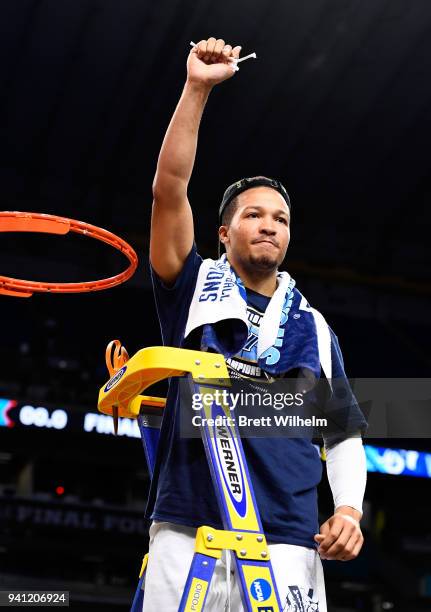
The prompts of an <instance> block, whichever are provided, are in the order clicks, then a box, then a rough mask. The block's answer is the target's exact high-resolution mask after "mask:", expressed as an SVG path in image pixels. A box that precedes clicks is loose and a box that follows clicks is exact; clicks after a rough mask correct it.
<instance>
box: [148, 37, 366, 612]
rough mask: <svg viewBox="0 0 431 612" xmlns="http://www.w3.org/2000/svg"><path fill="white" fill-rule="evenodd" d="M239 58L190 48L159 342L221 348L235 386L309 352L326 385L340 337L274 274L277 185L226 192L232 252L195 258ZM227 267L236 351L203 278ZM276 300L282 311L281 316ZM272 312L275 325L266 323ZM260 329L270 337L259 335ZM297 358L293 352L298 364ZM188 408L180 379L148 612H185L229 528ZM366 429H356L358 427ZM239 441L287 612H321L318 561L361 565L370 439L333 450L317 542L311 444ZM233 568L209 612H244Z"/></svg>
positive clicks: (162, 198)
mask: <svg viewBox="0 0 431 612" xmlns="http://www.w3.org/2000/svg"><path fill="white" fill-rule="evenodd" d="M240 50H241V47H234V48H232V46H230V45H227V44H225V42H224V41H223V40H221V39H218V40H216V39H215V38H209V39H208V40H202V41H201V42H200V43H199V44H198V45H197V46H196V47H195V48H193V49H192V50H191V52H190V54H189V57H188V61H187V81H186V84H185V87H184V91H183V93H182V96H181V99H180V101H179V103H178V106H177V108H176V110H175V113H174V115H173V117H172V120H171V123H170V125H169V127H168V130H167V132H166V136H165V139H164V141H163V145H162V148H161V151H160V156H159V160H158V166H157V172H156V175H155V179H154V183H153V194H154V203H153V211H152V223H151V242H150V261H151V266H152V277H153V285H154V292H155V300H156V307H157V311H158V315H159V319H160V324H161V329H162V335H163V342H164V343H165V344H166V345H170V346H185V347H189V348H198V349H199V348H200V349H202V350H208V349H209V350H217V349H218V350H220V351H221V352H223V354H224V355H225V357H227V362H228V365H229V368H230V373H231V376H237V377H241V376H244V372H247V378H248V379H251V380H253V381H254V382H255V383H258V382H259V381H260V382H264V381H271V380H274V378H276V377H277V376H280V375H284V374H287V375H292V374H293V375H295V373H296V372H298V371H299V370H300V369H301V368H300V367H299V364H303V363H305V362H306V360H307V359H308V358H309V357H307V355H305V350H307V351H308V353H307V354H309V355H311V357H310V366H309V368H310V371H313V369H314V371H315V376H316V377H319V376H320V372H321V371H322V376H323V371H324V364H323V361H324V359H323V357H322V354H321V352H322V351H320V349H319V347H318V345H319V344H320V345H322V341H321V337H322V334H321V331H319V330H321V329H323V332H322V333H323V336H324V334H325V333H326V336H324V337H326V338H327V339H328V341H329V343H328V346H329V352H330V355H329V361H330V362H331V358H332V363H333V367H332V369H331V373H332V375H337V376H344V370H343V365H342V358H341V353H340V351H339V347H338V343H337V339H336V336H335V335H334V334H333V332H332V330H329V328H327V326H326V323H325V322H324V320H323V317H321V315H319V313H316V311H314V313H313V312H312V311H313V309H311V308H310V307H309V306H308V304H307V303H306V300H304V299H303V298H302V296H301V294H300V293H299V292H298V291H297V290H296V289H294V288H293V285H294V282H293V281H292V279H290V276H289V275H288V274H287V273H283V274H279V273H278V267H279V266H280V264H281V263H282V261H283V260H284V257H285V254H286V250H287V248H288V245H289V240H290V199H289V196H288V194H287V192H286V190H285V189H284V187H283V186H282V185H281V184H280V183H279V182H278V181H274V180H273V179H268V178H267V177H253V178H251V179H244V180H243V181H239V182H238V183H236V184H234V185H232V186H231V187H230V188H229V189H228V190H226V192H225V195H224V198H223V202H222V206H221V210H220V215H221V226H220V229H219V238H220V242H221V244H222V245H223V247H224V248H225V250H226V255H225V256H224V259H223V260H221V261H220V262H212V260H206V261H208V262H209V263H208V266H209V268H208V267H205V266H207V264H206V263H205V262H202V259H201V258H200V257H199V255H198V254H197V253H196V248H195V245H194V238H193V237H194V232H193V216H192V210H191V207H190V204H189V201H188V198H187V187H188V183H189V180H190V177H191V173H192V170H193V165H194V160H195V154H196V147H197V137H198V129H199V125H200V120H201V117H202V113H203V110H204V107H205V103H206V101H207V99H208V95H209V93H210V92H211V90H212V88H213V87H214V86H215V85H217V84H218V83H221V82H222V81H224V80H226V79H229V78H231V77H232V76H233V75H234V74H235V73H236V71H235V59H238V58H239V53H240ZM220 265H221V266H222V267H219V268H217V269H219V270H220V269H223V270H225V272H224V274H226V278H225V280H229V279H231V278H233V279H234V283H228V284H227V286H228V287H231V285H232V284H235V291H236V293H235V296H236V297H235V298H233V297H232V296H231V297H232V299H233V300H234V301H235V299H236V302H235V304H237V305H236V306H235V308H238V309H239V310H241V307H242V302H244V312H243V313H242V314H241V315H239V314H238V316H237V314H236V313H234V315H233V316H234V318H235V319H237V318H239V319H240V318H241V317H242V322H243V323H245V326H244V325H243V327H242V328H241V329H242V332H244V329H245V330H246V333H245V337H243V339H242V341H241V342H242V343H241V344H240V345H238V342H237V340H238V336H237V335H235V333H233V334H232V337H231V338H228V336H229V333H230V332H231V331H232V329H233V328H234V327H235V325H234V323H232V326H226V325H225V322H226V319H228V318H229V317H228V315H226V316H223V314H220V316H219V315H218V314H217V311H216V312H214V311H212V314H211V315H210V312H211V303H214V300H216V299H217V296H216V297H211V296H210V295H208V294H204V292H203V289H204V288H205V283H204V278H203V276H202V275H205V272H204V271H205V270H207V269H209V270H210V271H211V270H213V269H214V268H211V266H220ZM276 299H278V301H279V306H278V307H276V306H274V304H275V302H276ZM233 303H234V302H232V304H233ZM277 308H278V310H277ZM222 309H223V308H221V310H222ZM267 312H271V316H269V315H267V316H266V317H265V313H267ZM274 312H275V313H276V314H275V315H274ZM293 312H295V313H296V314H295V319H294V318H293V315H292V313H293ZM244 313H246V314H244ZM289 313H290V314H289ZM291 315H292V316H291ZM318 315H319V316H318ZM301 316H302V319H300V317H301ZM214 317H215V318H214ZM218 317H219V318H218ZM244 317H246V321H244ZM289 317H290V318H289ZM307 317H308V318H307ZM319 317H320V318H319ZM288 318H289V324H288V325H286V321H287V319H288ZM264 320H265V321H266V327H267V328H268V329H269V332H268V329H266V331H265V332H264V331H263V327H264V323H263V321H264ZM294 320H296V321H297V331H296V332H295V329H296V328H295V326H294V325H293V321H294ZM258 321H260V322H261V323H258ZM299 321H300V322H299ZM322 321H323V322H322ZM274 322H275V328H274V325H272V328H273V329H272V328H271V324H274ZM220 325H221V327H220ZM307 325H308V327H307ZM239 326H241V321H239ZM270 328H271V329H270ZM238 329H239V328H238ZM220 330H222V331H221V332H220ZM226 330H227V331H226ZM298 330H299V331H298ZM304 330H305V331H304ZM223 333H225V336H223ZM247 334H248V335H247ZM264 334H266V335H268V337H270V338H271V339H270V340H269V341H268V338H266V341H267V342H266V347H265V346H263V344H264V340H263V339H262V338H263V335H264ZM271 334H272V336H271ZM301 334H302V335H301ZM319 334H321V335H320V336H319ZM230 340H231V341H232V342H231V343H230ZM235 342H236V344H235ZM295 343H296V344H295ZM232 346H235V349H232ZM277 347H278V348H277ZM310 347H311V348H310ZM265 348H266V350H264V349H265ZM277 353H278V355H277ZM292 355H294V356H295V355H296V356H297V357H295V359H296V361H295V359H293V358H292ZM304 355H305V356H304ZM292 359H293V361H292ZM304 359H305V361H304ZM316 359H317V362H316ZM289 360H290V361H289ZM313 360H314V362H313ZM312 362H313V363H312ZM307 363H308V362H307ZM307 363H306V365H307ZM321 363H322V368H321ZM296 366H298V367H296ZM307 367H308V366H307ZM307 367H306V368H305V370H306V369H307ZM328 378H330V375H328ZM178 412H179V387H178V381H177V380H176V379H172V380H171V382H170V387H169V393H168V399H167V406H166V410H165V415H164V420H163V426H162V431H161V438H160V444H159V449H158V457H157V461H156V467H155V470H154V476H153V481H152V486H151V491H150V497H149V504H148V509H147V511H148V515H149V517H150V518H151V519H152V520H153V523H152V526H151V529H150V554H149V562H148V568H147V575H146V583H145V595H144V606H143V610H144V612H149V611H151V612H152V611H153V610H163V611H164V612H165V611H166V612H168V611H170V610H172V611H174V610H177V608H178V604H179V601H180V598H181V594H182V591H183V588H184V584H185V580H186V577H187V573H188V569H189V566H190V562H191V559H192V556H193V546H194V535H195V531H196V527H198V526H200V525H202V524H206V525H213V526H214V527H217V528H221V521H220V517H219V513H218V510H217V504H216V498H215V494H214V491H213V490H212V484H211V480H210V475H209V470H208V467H207V464H206V459H205V455H204V450H203V445H202V441H201V440H199V439H184V438H181V436H180V435H179V414H178ZM362 426H363V423H362V422H360V423H359V429H360V428H362ZM243 442H244V451H245V455H246V458H247V462H248V465H249V469H250V474H251V479H252V483H253V486H254V488H255V494H256V499H257V505H258V508H259V510H260V513H261V518H262V524H263V527H264V531H265V533H266V536H267V539H268V542H269V544H270V553H271V561H272V565H273V569H274V574H275V579H276V582H277V587H278V590H279V594H280V597H281V601H282V603H283V607H284V610H286V611H288V610H291V611H293V610H300V609H304V610H315V611H319V612H325V611H326V601H325V589H324V582H323V572H322V565H321V561H320V558H325V559H338V560H350V559H354V558H355V557H356V556H357V555H358V553H359V551H360V549H361V547H362V543H363V537H362V533H361V530H360V527H359V520H360V518H361V516H362V514H361V509H362V499H363V494H364V488H365V473H366V469H365V459H364V452H363V447H362V440H361V438H360V436H356V437H349V438H348V439H345V440H342V441H338V442H337V443H334V444H333V445H332V446H331V447H329V446H328V448H327V453H328V462H327V463H328V477H329V480H330V484H331V488H332V492H333V495H334V505H335V512H334V515H333V516H331V517H330V518H329V519H328V520H327V521H325V522H324V523H323V525H322V526H321V527H320V533H316V531H317V529H318V523H317V493H316V488H317V484H318V483H319V481H320V478H321V463H320V459H319V457H318V454H317V453H316V451H315V449H314V447H313V445H312V444H311V441H310V440H306V439H293V438H291V439H284V438H282V439H278V440H275V439H273V440H268V439H245V440H244V441H243ZM316 549H317V550H316ZM319 555H320V556H319ZM226 564H227V565H228V566H229V563H228V559H227V558H226V555H224V556H223V558H222V560H221V561H219V562H217V565H216V570H215V574H214V578H213V581H212V584H211V589H210V592H209V595H208V600H207V607H206V609H207V610H214V611H216V610H224V609H225V605H226V601H227V600H230V605H231V609H232V610H235V612H236V611H237V610H241V609H242V606H241V603H240V595H239V590H238V586H237V583H236V581H235V576H234V575H232V584H230V579H231V576H229V578H228V579H226V576H225V572H226ZM226 573H228V572H226ZM301 606H302V607H301Z"/></svg>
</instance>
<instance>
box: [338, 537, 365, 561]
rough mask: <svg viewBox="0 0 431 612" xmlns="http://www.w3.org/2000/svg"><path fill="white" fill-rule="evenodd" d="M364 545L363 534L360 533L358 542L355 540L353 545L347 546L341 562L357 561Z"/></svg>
mask: <svg viewBox="0 0 431 612" xmlns="http://www.w3.org/2000/svg"><path fill="white" fill-rule="evenodd" d="M363 543H364V536H363V535H362V533H360V534H359V535H358V537H357V538H356V540H353V542H352V543H350V542H349V543H348V544H347V546H346V549H345V553H344V555H341V556H342V558H341V559H340V561H352V560H353V559H356V557H357V556H358V555H359V553H360V550H361V548H362V545H363Z"/></svg>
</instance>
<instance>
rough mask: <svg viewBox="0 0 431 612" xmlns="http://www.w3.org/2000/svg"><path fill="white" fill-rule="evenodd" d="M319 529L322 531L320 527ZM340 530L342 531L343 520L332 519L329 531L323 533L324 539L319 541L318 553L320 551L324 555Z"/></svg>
mask: <svg viewBox="0 0 431 612" xmlns="http://www.w3.org/2000/svg"><path fill="white" fill-rule="evenodd" d="M322 527H323V526H322ZM321 531H322V528H321ZM342 531H343V522H342V521H333V523H332V525H331V527H330V529H329V531H328V532H327V533H325V539H324V540H323V541H322V542H321V543H320V546H319V548H318V552H319V554H320V553H322V554H323V555H326V551H327V550H328V549H329V548H330V547H331V546H332V545H333V543H334V542H335V541H336V540H337V539H338V537H339V535H340V533H341V532H342Z"/></svg>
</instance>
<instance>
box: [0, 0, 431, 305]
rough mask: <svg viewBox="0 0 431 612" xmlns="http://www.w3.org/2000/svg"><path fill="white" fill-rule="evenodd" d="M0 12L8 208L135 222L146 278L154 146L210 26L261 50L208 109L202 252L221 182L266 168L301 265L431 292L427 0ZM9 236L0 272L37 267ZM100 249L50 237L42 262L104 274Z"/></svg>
mask: <svg viewBox="0 0 431 612" xmlns="http://www.w3.org/2000/svg"><path fill="white" fill-rule="evenodd" d="M1 13H2V16H1V19H0V58H1V59H0V80H1V90H0V111H1V112H0V132H1V139H0V196H1V201H2V206H1V208H2V209H7V210H34V211H39V212H46V213H55V214H58V215H64V216H69V217H72V218H77V219H81V220H85V221H89V222H91V223H94V224H96V225H101V226H102V227H106V228H108V229H110V230H112V231H115V232H117V233H119V234H120V235H123V236H124V237H126V238H128V239H129V240H130V241H131V242H132V244H133V245H134V246H135V248H137V250H138V251H139V253H140V255H141V261H142V262H143V263H142V270H141V273H140V275H138V276H137V279H138V280H137V281H136V279H135V283H138V284H139V283H143V284H145V283H146V281H147V278H148V277H147V271H146V265H145V262H146V257H145V253H146V250H147V244H148V235H149V220H150V208H151V201H152V196H151V184H152V179H153V176H154V171H155V167H156V162H157V156H158V151H159V148H160V145H161V142H162V139H163V135H164V132H165V129H166V127H167V125H168V122H169V119H170V116H171V114H172V112H173V110H174V108H175V105H176V102H177V100H178V97H179V95H180V93H181V89H182V85H183V83H184V79H185V76H186V68H185V62H186V57H187V54H188V52H189V49H190V47H189V43H190V40H194V41H198V40H200V39H202V38H207V37H209V36H211V35H214V36H216V37H222V38H224V39H225V40H226V41H228V42H231V43H233V44H241V45H242V47H243V51H242V53H243V54H248V53H250V52H252V51H255V52H256V53H257V56H258V59H257V60H249V61H247V62H245V63H244V64H242V66H241V69H240V71H239V72H238V73H237V74H236V75H235V76H234V78H233V79H231V80H229V81H228V82H225V83H223V84H222V85H220V86H219V87H217V88H215V89H214V91H213V92H212V94H211V97H210V100H209V102H208V105H207V108H206V111H205V115H204V119H203V123H202V128H201V133H200V139H199V147H198V156H197V161H196V165H195V170H194V174H193V177H192V181H191V185H190V191H189V195H190V200H191V203H192V205H193V208H194V210H195V217H196V234H197V242H198V247H199V248H200V250H201V252H202V253H203V254H205V255H215V252H216V248H215V245H216V229H217V212H216V211H217V207H218V203H219V201H220V198H221V194H222V193H223V190H224V188H225V186H226V185H227V184H229V183H231V182H233V181H234V180H236V179H238V178H240V177H242V176H251V175H254V174H267V175H269V176H274V177H278V178H280V179H281V180H282V181H283V182H284V183H285V184H286V186H287V187H288V190H289V192H290V194H291V197H292V202H293V226H292V242H291V247H290V252H289V256H288V261H287V265H288V267H289V266H290V268H291V270H293V271H294V272H295V273H296V274H299V275H301V274H302V275H304V276H311V277H313V276H314V277H316V278H329V279H334V280H337V279H338V280H339V279H342V280H343V279H344V280H347V281H349V282H350V281H351V282H353V283H356V284H357V283H359V284H363V285H368V286H370V287H371V286H373V288H374V290H375V289H376V288H377V290H380V289H382V290H383V289H385V288H386V289H388V290H389V291H396V292H401V293H412V294H415V295H422V296H424V295H426V294H428V295H429V292H430V288H431V284H430V281H429V269H430V263H431V262H430V254H429V249H427V248H426V247H427V241H428V233H429V229H428V228H429V227H430V221H431V219H430V208H429V205H428V204H429V199H430V195H431V175H430V169H431V159H430V148H429V142H430V136H431V110H430V109H431V80H430V78H429V74H430V72H431V35H430V34H431V6H430V4H429V2H428V0H415V2H412V3H409V4H408V5H407V4H406V2H405V0H366V1H365V2H364V1H363V0H308V1H307V2H305V3H298V2H293V1H292V0H279V1H274V2H271V3H268V2H266V1H264V0H253V1H252V2H249V1H247V2H246V1H244V0H240V1H237V2H233V3H230V4H227V3H215V2H209V1H208V0H199V1H198V2H192V1H191V0H176V1H174V0H161V1H160V2H158V3H154V2H148V1H146V2H145V1H143V0H121V1H119V0H62V1H61V2H58V1H57V0H19V2H17V1H16V0H5V2H3V3H2V8H1ZM6 238H7V237H5V236H3V237H2V242H3V245H6V246H7V245H9V250H8V252H7V253H6V255H5V256H4V258H3V260H4V262H5V266H6V269H5V271H4V272H2V273H9V274H11V270H12V269H16V265H17V263H20V267H19V269H20V273H21V271H24V269H27V266H30V267H31V266H33V267H35V268H34V270H33V277H34V278H35V277H37V271H38V270H40V269H41V265H40V262H39V261H38V260H37V256H33V255H35V254H34V253H30V254H31V255H32V257H31V260H32V261H30V262H28V261H25V260H24V261H22V260H21V258H20V256H21V255H22V254H26V253H27V255H28V254H29V252H28V248H29V247H28V245H29V244H31V241H30V242H28V241H27V240H26V241H24V240H21V237H16V236H15V237H14V239H13V243H11V242H10V241H9V243H8V240H7V239H6ZM11 244H12V248H10V247H11ZM35 248H37V249H39V244H38V243H36V247H35ZM88 249H89V247H88V246H87V245H86V246H84V247H83V248H82V249H81V248H72V249H69V250H67V249H65V251H64V252H63V251H62V248H58V249H57V247H56V249H53V250H51V249H50V248H49V249H48V252H46V253H43V248H42V247H41V250H40V254H41V255H40V256H41V257H43V262H44V264H43V269H44V271H45V273H47V274H48V275H49V271H50V270H52V271H53V273H54V272H55V273H56V276H57V279H56V280H58V273H59V272H61V270H60V268H59V266H60V265H61V266H63V262H62V259H67V260H68V262H69V264H70V265H71V263H72V262H73V264H74V266H75V268H74V270H75V272H74V273H76V275H77V276H78V277H79V276H81V279H82V273H81V271H82V266H83V265H85V266H86V267H85V268H84V271H85V270H89V269H92V266H93V268H94V271H95V274H94V276H95V277H97V270H98V268H97V265H99V267H101V266H102V263H103V262H105V263H106V258H105V251H103V254H101V253H102V251H100V252H99V251H98V250H97V249H96V250H95V251H94V253H93V252H92V251H91V250H90V251H89V250H88ZM54 251H55V256H53V252H54ZM98 260H99V264H97V261H98ZM59 262H60V263H59ZM102 267H103V266H102ZM69 273H70V270H69V271H68V272H67V274H69ZM82 280H86V279H85V278H84V279H82Z"/></svg>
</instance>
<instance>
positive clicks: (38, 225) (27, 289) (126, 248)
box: [0, 211, 138, 297]
mask: <svg viewBox="0 0 431 612" xmlns="http://www.w3.org/2000/svg"><path fill="white" fill-rule="evenodd" d="M0 232H39V233H45V234H59V235H63V234H67V233H68V232H75V233H77V234H82V235H84V236H88V237H89V238H95V239H96V240H101V241H102V242H106V243H107V244H109V245H111V246H112V247H114V248H115V249H117V250H118V251H121V253H123V255H125V256H126V257H127V259H128V260H129V262H130V265H129V266H128V268H127V269H126V270H125V271H124V272H121V273H120V274H117V275H116V276H112V277H110V278H104V279H102V280H96V281H87V282H81V283H45V282H37V281H28V280H21V279H18V278H10V277H8V276H0V295H11V296H15V297H30V296H31V295H33V293H34V292H35V291H39V292H43V291H49V292H51V293H81V292H87V291H101V290H102V289H109V288H110V287H115V285H119V284H120V283H124V282H125V281H126V280H128V279H129V278H130V277H131V276H132V275H133V273H134V272H135V270H136V267H137V265H138V257H137V255H136V253H135V251H134V250H133V249H132V247H131V246H130V245H129V244H127V242H126V241H125V240H123V239H122V238H119V237H118V236H116V235H115V234H112V233H111V232H108V231H107V230H104V229H102V228H100V227H96V226H95V225H90V223H84V222H83V221H76V220H74V219H67V218H66V217H58V216H57V215H46V214H43V213H29V212H18V211H4V212H0Z"/></svg>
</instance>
